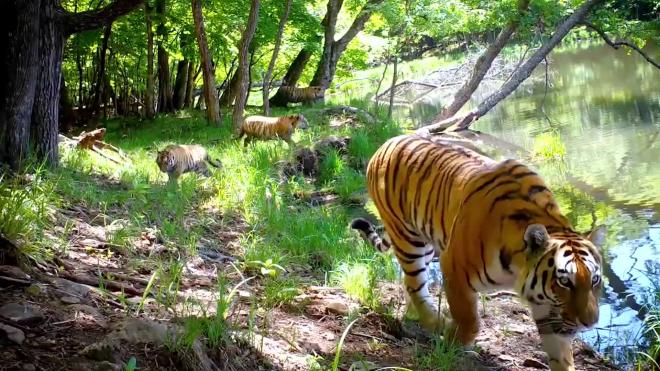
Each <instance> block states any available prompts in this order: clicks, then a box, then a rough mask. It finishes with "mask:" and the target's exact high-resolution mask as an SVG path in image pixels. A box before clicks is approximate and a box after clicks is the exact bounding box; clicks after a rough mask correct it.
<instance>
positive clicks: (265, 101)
mask: <svg viewBox="0 0 660 371" xmlns="http://www.w3.org/2000/svg"><path fill="white" fill-rule="evenodd" d="M285 1H286V3H285V5H284V12H283V13H282V17H281V18H280V25H279V28H278V29H277V36H275V46H274V47H273V56H272V57H271V58H270V63H268V69H267V70H266V75H265V76H264V81H263V84H264V86H263V88H264V90H263V105H264V115H266V116H270V105H269V102H268V98H269V96H270V80H271V79H272V77H273V69H274V68H275V62H276V61H277V55H278V54H279V52H280V45H281V44H282V35H283V34H284V26H286V22H287V20H288V19H289V11H290V10H291V3H292V1H293V0H285Z"/></svg>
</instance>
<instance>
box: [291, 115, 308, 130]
mask: <svg viewBox="0 0 660 371" xmlns="http://www.w3.org/2000/svg"><path fill="white" fill-rule="evenodd" d="M294 119H296V121H295V122H294V127H296V128H299V129H307V128H309V124H308V122H307V119H306V118H305V116H303V115H300V114H299V115H297V116H294Z"/></svg>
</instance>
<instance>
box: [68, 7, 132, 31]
mask: <svg viewBox="0 0 660 371" xmlns="http://www.w3.org/2000/svg"><path fill="white" fill-rule="evenodd" d="M143 2H144V0H117V1H115V2H113V3H112V4H110V5H108V6H106V7H104V8H103V9H100V10H91V11H88V12H82V13H69V12H64V14H63V15H62V17H63V20H64V29H65V34H66V35H71V34H74V33H78V32H82V31H87V30H93V29H96V28H101V27H104V26H108V25H109V24H110V23H112V21H114V20H115V19H117V18H118V17H121V16H122V15H124V14H127V13H130V12H131V11H132V10H133V9H135V8H137V7H139V6H141V5H142V3H143Z"/></svg>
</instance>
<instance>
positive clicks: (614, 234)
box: [395, 44, 660, 365]
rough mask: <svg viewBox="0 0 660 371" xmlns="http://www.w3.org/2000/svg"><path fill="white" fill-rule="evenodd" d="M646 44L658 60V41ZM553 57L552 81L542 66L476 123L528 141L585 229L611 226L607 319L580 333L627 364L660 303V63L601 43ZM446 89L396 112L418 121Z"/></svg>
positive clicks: (523, 143)
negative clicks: (646, 321)
mask: <svg viewBox="0 0 660 371" xmlns="http://www.w3.org/2000/svg"><path fill="white" fill-rule="evenodd" d="M647 51H648V52H649V53H650V54H651V55H653V56H654V57H655V58H656V59H660V48H659V47H657V46H652V47H647ZM549 61H550V63H549V66H548V73H549V74H548V83H549V84H548V86H547V87H546V83H545V80H546V79H545V67H544V66H540V67H539V68H537V70H536V71H535V76H536V78H535V79H533V80H528V82H526V83H525V84H523V85H522V86H521V87H520V88H519V89H518V90H517V91H516V92H515V93H514V94H513V95H511V96H510V97H508V98H507V99H506V100H504V101H502V102H500V104H499V105H498V106H497V107H496V108H494V109H493V111H491V112H489V113H488V114H487V115H486V116H484V117H483V118H482V119H480V120H479V121H478V122H477V123H475V124H474V125H473V127H472V128H473V129H475V130H479V131H482V132H483V133H487V134H490V135H492V136H494V137H496V138H499V139H502V140H504V141H506V142H509V143H512V144H514V145H516V146H519V147H522V148H523V149H524V150H522V151H518V152H515V153H517V156H519V157H523V158H524V159H525V161H527V162H529V163H531V164H532V165H533V166H535V167H536V168H537V169H538V170H539V172H540V173H541V174H542V175H543V176H544V178H545V180H546V182H547V183H548V184H549V186H550V188H551V189H552V190H553V192H554V193H555V196H556V198H557V200H558V202H559V204H560V207H561V208H562V211H563V212H564V213H565V214H566V215H567V216H568V217H569V219H570V220H571V221H572V222H573V224H574V225H575V227H576V228H577V229H578V230H580V231H588V230H589V229H590V228H591V226H592V225H594V224H597V225H600V224H604V225H606V226H607V228H608V238H607V242H606V246H605V247H604V249H603V255H604V258H605V266H604V267H603V271H604V275H605V291H604V294H603V298H602V300H601V307H600V321H599V323H598V325H597V326H596V327H595V328H594V329H593V330H590V331H588V332H585V333H583V334H582V335H581V337H582V338H583V339H584V340H586V341H587V342H589V343H590V344H592V345H593V346H595V347H596V348H597V349H598V350H600V351H602V352H605V353H608V355H609V356H610V357H612V358H614V359H616V360H617V361H618V362H619V363H621V364H624V365H625V364H628V365H629V362H630V361H631V359H633V357H634V352H635V351H636V350H639V349H643V348H644V347H645V346H646V344H647V342H648V339H646V338H645V337H644V334H643V331H644V327H643V320H644V318H646V316H647V314H648V308H650V307H655V308H658V306H659V305H660V297H659V295H658V292H660V70H657V69H655V68H654V67H653V66H651V65H649V64H648V63H646V62H645V61H644V60H643V59H642V58H641V57H640V56H638V55H637V54H631V53H627V52H626V51H624V50H620V51H615V50H612V49H610V48H609V47H607V46H603V45H587V44H584V45H583V46H578V47H575V48H571V49H564V50H560V51H555V52H554V53H552V54H551V55H550V58H549ZM492 88H493V87H492V86H491V87H489V88H484V89H481V90H480V91H477V92H476V94H475V97H476V99H475V100H476V101H477V102H478V101H480V100H481V99H483V98H484V97H485V96H487V95H488V94H489V93H490V91H489V90H488V89H492ZM446 97H447V94H446V93H442V92H435V93H434V94H430V95H429V96H428V97H427V98H426V99H424V100H422V101H420V102H418V103H416V104H415V106H413V107H411V108H398V109H397V112H396V113H395V115H396V118H397V119H399V120H408V121H410V122H411V123H412V124H413V125H419V124H420V123H421V122H424V121H427V120H428V118H429V117H432V116H433V115H435V114H436V113H437V112H439V110H440V109H441V107H442V105H443V103H445V104H446V99H447V98H446ZM471 104H474V102H471ZM468 108H469V107H468ZM530 153H531V154H532V155H531V156H530V155H529V154H530ZM509 155H510V154H509ZM514 156H515V154H514Z"/></svg>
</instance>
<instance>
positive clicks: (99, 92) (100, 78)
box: [91, 23, 112, 117]
mask: <svg viewBox="0 0 660 371" xmlns="http://www.w3.org/2000/svg"><path fill="white" fill-rule="evenodd" d="M110 35H112V23H111V24H109V25H108V26H106V27H105V30H104V31H103V38H102V40H101V51H100V53H99V68H98V71H97V73H96V84H95V85H94V98H93V99H94V100H93V101H92V107H91V112H92V114H93V115H94V117H97V116H98V114H99V112H100V107H101V100H102V98H103V96H104V91H103V88H104V85H105V61H106V55H107V53H108V42H109V41H110Z"/></svg>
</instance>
